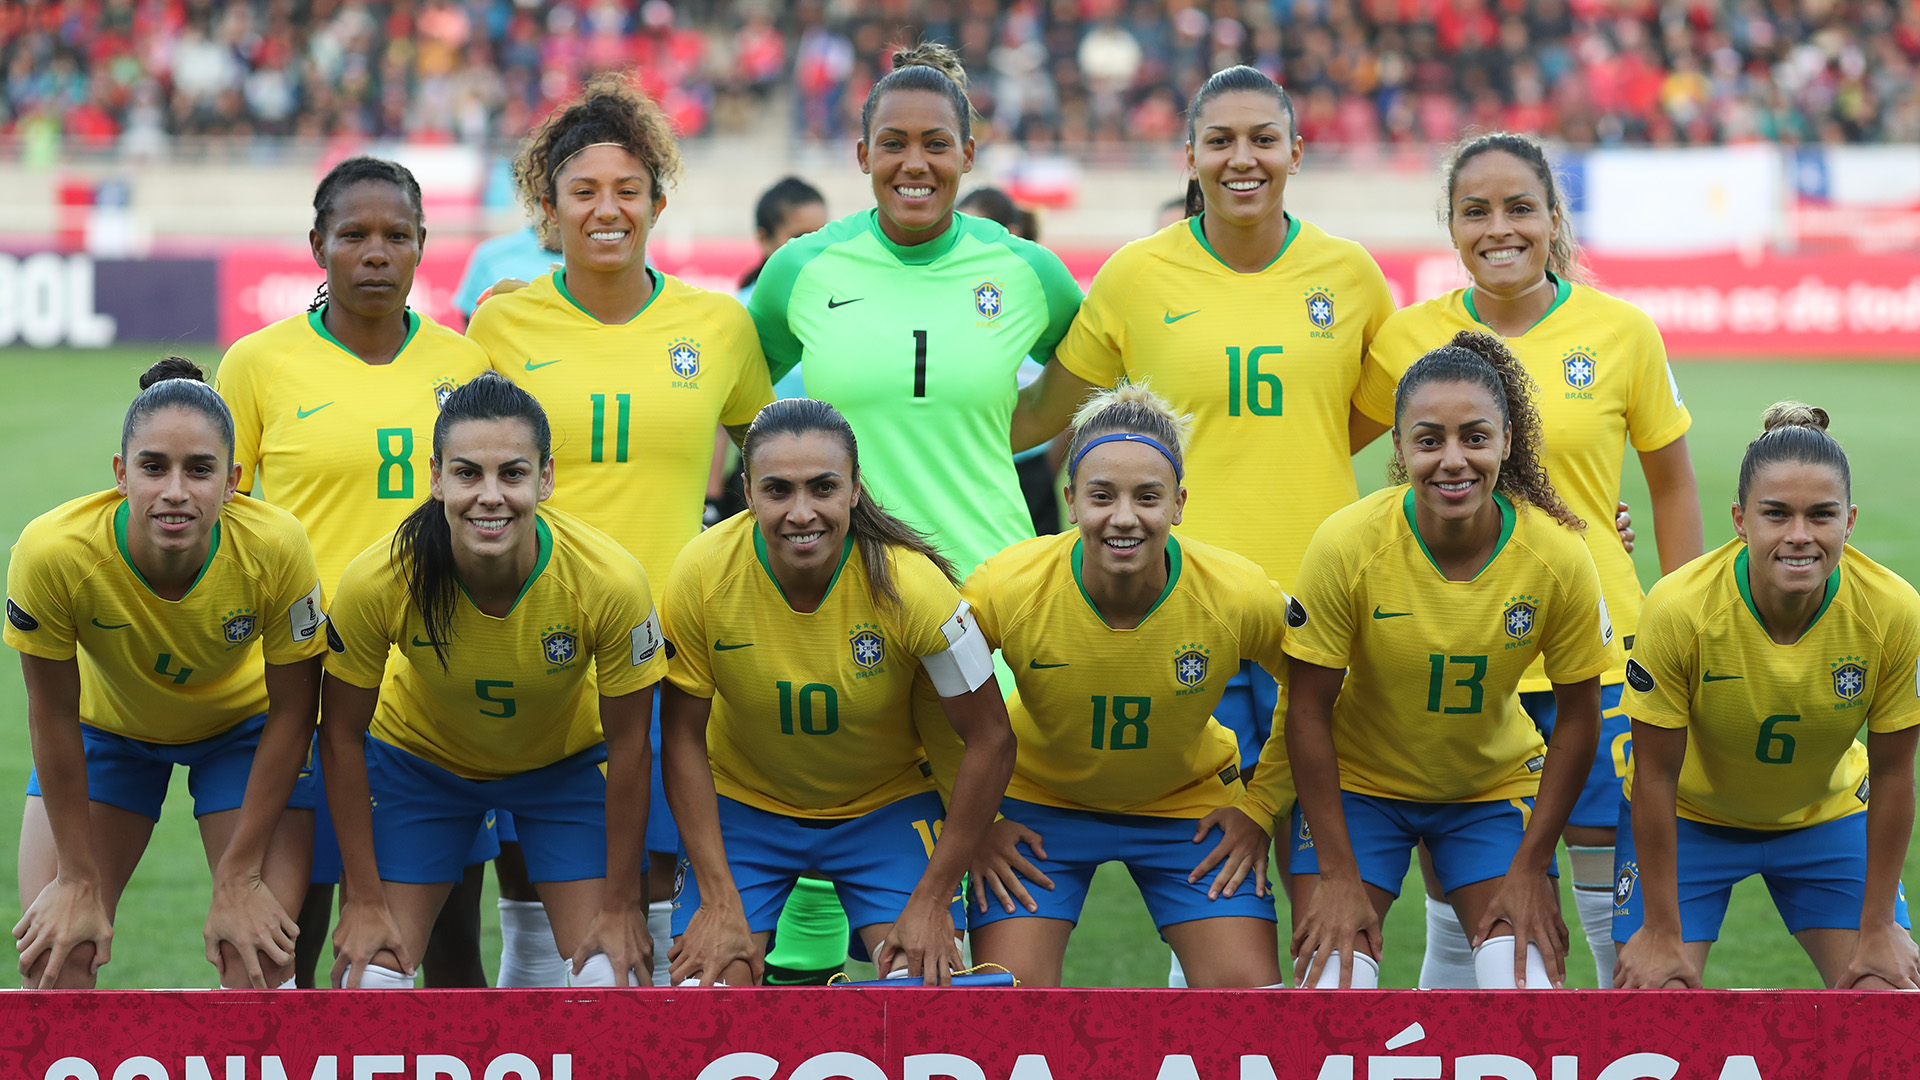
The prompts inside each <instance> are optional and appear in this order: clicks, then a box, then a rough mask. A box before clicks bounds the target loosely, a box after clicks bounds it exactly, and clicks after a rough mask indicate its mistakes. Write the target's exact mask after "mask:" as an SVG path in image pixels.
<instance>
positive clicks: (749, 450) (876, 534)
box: [740, 398, 960, 607]
mask: <svg viewBox="0 0 1920 1080" xmlns="http://www.w3.org/2000/svg"><path fill="white" fill-rule="evenodd" d="M816 431H823V432H826V433H827V434H829V435H831V436H833V437H834V438H836V439H838V440H840V445H841V446H842V447H844V448H845V449H846V451H847V457H849V458H851V459H852V461H853V484H854V494H855V495H856V496H857V499H856V501H855V503H854V507H853V511H852V513H850V514H848V515H847V532H848V534H849V535H851V536H852V537H853V540H854V542H855V543H857V544H859V545H860V558H861V560H862V561H863V562H865V563H866V564H867V591H868V592H870V593H872V594H873V598H874V599H875V600H876V601H878V602H880V603H881V604H883V605H885V606H888V607H898V606H899V604H900V590H898V589H896V588H894V585H893V574H892V573H891V572H890V571H889V570H888V569H887V547H888V546H889V545H892V546H896V547H903V548H906V549H907V550H909V551H914V552H918V553H919V554H921V555H925V556H926V557H927V560H928V561H929V562H931V563H933V565H935V566H937V567H939V568H940V572H941V573H943V574H945V575H947V580H948V581H951V582H954V583H955V584H958V583H959V580H960V579H959V575H958V574H957V573H955V571H954V568H953V563H952V562H951V561H949V560H948V559H947V557H946V556H945V555H942V554H940V552H939V550H938V549H936V548H935V547H934V546H933V541H931V540H929V539H927V536H926V534H925V533H923V532H921V531H920V530H918V529H916V528H914V527H913V526H911V525H909V524H907V523H906V522H904V521H901V520H900V519H899V518H897V517H894V516H893V515H892V514H889V513H887V511H886V509H885V508H883V507H882V506H881V505H880V500H878V499H876V498H874V497H873V493H872V492H870V491H868V490H867V485H866V483H865V482H863V481H862V480H861V479H860V446H859V443H858V442H856V441H855V439H854V437H853V425H851V424H849V423H847V418H846V417H844V416H842V415H840V410H838V409H836V408H834V407H833V406H831V405H829V404H827V403H826V402H824V401H815V400H814V399H813V398H782V399H781V400H779V401H776V402H774V403H773V404H771V405H769V406H767V407H766V408H764V409H761V410H760V415H758V416H756V417H754V418H753V426H752V427H749V428H748V429H747V439H746V442H745V443H744V444H743V445H742V446H741V448H740V460H741V463H742V464H743V465H744V466H745V468H746V471H747V486H748V488H749V489H751V488H752V486H753V455H754V452H755V451H757V450H759V449H760V446H761V444H763V443H765V442H766V441H767V440H768V439H771V438H773V437H774V436H776V435H792V436H795V437H798V436H801V435H809V434H812V433H813V432H816Z"/></svg>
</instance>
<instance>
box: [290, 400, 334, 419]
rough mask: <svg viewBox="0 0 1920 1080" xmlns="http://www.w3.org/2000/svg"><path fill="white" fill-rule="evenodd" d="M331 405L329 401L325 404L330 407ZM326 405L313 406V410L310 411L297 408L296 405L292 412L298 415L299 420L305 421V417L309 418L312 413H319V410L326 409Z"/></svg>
mask: <svg viewBox="0 0 1920 1080" xmlns="http://www.w3.org/2000/svg"><path fill="white" fill-rule="evenodd" d="M331 404H333V402H331V401H329V402H327V405H331ZM327 405H315V406H314V407H313V408H311V409H303V408H301V407H300V406H298V405H295V406H294V407H293V411H294V412H295V413H297V414H299V416H300V419H302V420H305V419H306V418H307V417H309V416H312V415H313V414H314V413H317V412H319V411H320V410H321V409H324V408H326V407H327Z"/></svg>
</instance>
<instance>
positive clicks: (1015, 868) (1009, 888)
mask: <svg viewBox="0 0 1920 1080" xmlns="http://www.w3.org/2000/svg"><path fill="white" fill-rule="evenodd" d="M1021 844H1025V845H1026V846H1027V850H1028V851H1030V852H1032V853H1033V856H1034V858H1037V859H1044V858H1046V857H1047V849H1046V847H1045V846H1044V845H1043V842H1042V841H1041V839H1040V834H1039V833H1037V832H1034V831H1033V830H1032V829H1029V828H1027V827H1026V826H1025V825H1022V824H1020V823H1019V822H1017V821H1014V820H1013V819H1012V818H1001V819H1000V820H999V821H996V822H994V823H993V825H992V826H990V827H989V828H988V829H987V838H986V840H984V841H983V842H982V843H981V844H980V850H979V853H978V854H976V855H975V856H974V857H973V895H974V903H975V904H976V905H977V906H978V907H979V909H980V911H982V912H985V911H986V910H987V892H988V890H992V892H993V895H994V898H995V899H997V900H999V901H1000V907H1001V909H1002V910H1004V911H1005V912H1007V914H1009V915H1011V914H1013V912H1014V910H1015V908H1014V904H1015V903H1018V904H1019V905H1020V906H1021V907H1023V908H1026V909H1027V911H1029V912H1034V911H1038V910H1040V905H1039V904H1036V903H1034V902H1033V894H1032V893H1029V892H1028V891H1027V887H1026V885H1025V884H1024V883H1023V882H1022V881H1021V879H1022V878H1025V879H1026V880H1027V881H1031V882H1033V883H1034V884H1035V885H1038V886H1040V887H1041V888H1043V889H1047V890H1049V891H1051V890H1052V888H1053V879H1052V878H1049V877H1048V876H1047V875H1045V874H1043V873H1041V872H1040V870H1039V868H1037V867H1035V866H1034V865H1033V863H1032V862H1030V861H1028V859H1027V857H1026V856H1025V855H1022V854H1020V845H1021Z"/></svg>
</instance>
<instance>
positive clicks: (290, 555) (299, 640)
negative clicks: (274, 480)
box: [6, 491, 326, 743]
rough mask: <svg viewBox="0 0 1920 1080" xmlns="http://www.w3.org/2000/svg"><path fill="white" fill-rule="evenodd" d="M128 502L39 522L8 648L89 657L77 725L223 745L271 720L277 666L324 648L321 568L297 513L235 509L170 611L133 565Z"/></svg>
mask: <svg viewBox="0 0 1920 1080" xmlns="http://www.w3.org/2000/svg"><path fill="white" fill-rule="evenodd" d="M127 513H128V510H127V500H126V499H125V498H123V497H121V496H120V495H119V494H118V493H116V492H112V491H103V492H100V493H99V494H97V495H87V496H84V497H82V498H78V499H75V500H73V501H72V502H69V503H65V504H63V505H61V506H58V507H55V508H54V509H52V510H50V511H48V512H47V513H44V514H42V515H40V516H39V517H37V518H35V519H33V521H32V522H30V523H29V524H28V525H27V528H26V531H24V532H22V533H21V534H20V541H19V542H18V543H17V544H15V545H14V547H13V561H12V562H11V563H9V564H8V566H7V627H6V642H7V644H9V645H11V646H13V647H14V648H16V649H18V650H20V651H21V652H23V653H26V654H28V655H30V656H38V657H42V658H44V659H47V660H70V659H72V658H73V657H74V656H75V655H76V654H78V656H79V658H80V719H81V720H82V721H83V722H85V723H88V724H92V725H93V726H94V727H97V728H102V729H104V730H106V731H112V732H115V733H118V734H121V735H125V736H127V737H129V738H134V739H141V740H144V741H146V742H155V743H188V742H195V741H198V740H200V739H205V738H209V737H211V736H214V735H218V734H220V733H221V732H223V731H225V730H227V729H228V728H230V727H232V726H233V725H235V724H237V723H239V722H240V721H242V720H245V719H247V718H248V717H250V716H256V715H258V714H260V713H263V712H265V711H267V684H266V667H265V665H267V664H293V663H298V662H299V661H301V660H305V659H307V658H308V657H311V656H316V655H318V654H320V653H321V652H322V651H324V650H325V649H326V643H325V638H324V637H323V636H322V635H321V633H320V626H321V624H322V623H323V622H325V621H326V616H325V615H323V614H322V613H321V610H322V609H321V598H320V571H319V570H318V569H317V568H316V567H315V566H314V563H313V550H312V549H311V548H309V547H308V546H307V537H306V534H305V533H304V532H302V531H301V529H300V523H299V522H298V521H296V520H294V517H293V515H292V514H289V513H287V512H286V511H285V510H281V509H279V508H278V507H273V506H268V505H267V504H265V503H263V502H259V501H257V500H254V499H235V500H233V501H232V502H230V503H228V504H227V505H226V507H225V508H224V509H223V510H222V511H221V514H220V520H219V521H217V522H216V523H215V524H214V527H213V550H212V551H211V553H209V555H208V556H207V565H206V566H205V568H203V569H202V570H201V571H200V576H199V577H198V578H197V579H195V580H194V583H193V585H192V587H190V588H189V589H188V590H187V594H186V595H185V596H183V597H181V598H180V599H179V600H163V599H161V598H160V597H159V596H156V595H155V594H154V592H153V590H152V589H150V588H148V587H147V583H146V580H145V579H144V578H142V577H141V576H140V572H139V571H138V570H135V569H134V567H133V561H132V559H131V558H130V557H129V556H128V554H127Z"/></svg>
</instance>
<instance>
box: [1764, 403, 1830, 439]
mask: <svg viewBox="0 0 1920 1080" xmlns="http://www.w3.org/2000/svg"><path fill="white" fill-rule="evenodd" d="M1828 422H1829V417H1828V416H1827V410H1825V409H1822V408H1820V407H1819V406H1817V405H1809V404H1807V403H1806V402H1804V401H1778V402H1775V403H1773V404H1772V405H1770V406H1768V407H1767V411H1766V412H1765V413H1762V414H1761V416H1760V430H1761V431H1763V432H1765V431H1772V430H1773V429H1775V428H1783V427H1805V428H1812V429H1814V430H1815V431H1825V430H1827V424H1828Z"/></svg>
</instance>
